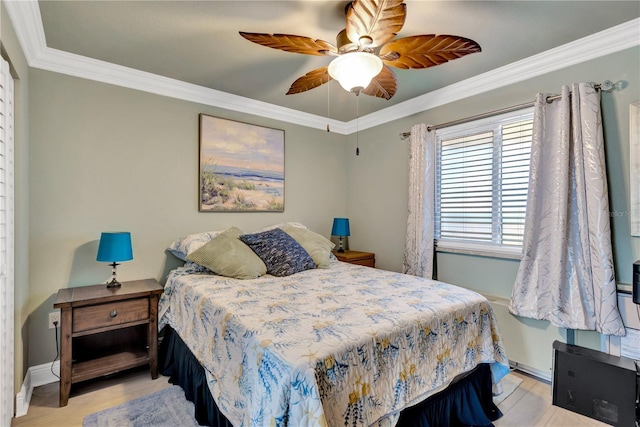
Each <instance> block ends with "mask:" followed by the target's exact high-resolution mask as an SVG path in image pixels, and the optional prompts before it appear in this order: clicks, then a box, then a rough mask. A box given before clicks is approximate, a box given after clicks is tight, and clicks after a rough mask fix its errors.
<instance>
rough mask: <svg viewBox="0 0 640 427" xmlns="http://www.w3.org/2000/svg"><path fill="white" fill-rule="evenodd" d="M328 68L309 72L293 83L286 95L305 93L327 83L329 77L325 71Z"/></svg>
mask: <svg viewBox="0 0 640 427" xmlns="http://www.w3.org/2000/svg"><path fill="white" fill-rule="evenodd" d="M328 68H329V67H322V68H317V69H315V70H313V71H309V72H308V73H307V74H305V75H304V76H302V77H300V78H299V79H297V80H296V81H295V82H293V84H292V85H291V87H290V88H289V91H288V92H287V95H294V94H296V93H301V92H305V91H308V90H310V89H313V88H316V87H318V86H320V85H323V84H325V83H327V82H328V81H330V80H331V76H330V75H329V72H328V71H327V69H328Z"/></svg>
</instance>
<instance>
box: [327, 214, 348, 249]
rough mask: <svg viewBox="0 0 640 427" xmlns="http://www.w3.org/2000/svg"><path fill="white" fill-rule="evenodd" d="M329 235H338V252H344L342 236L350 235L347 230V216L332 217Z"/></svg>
mask: <svg viewBox="0 0 640 427" xmlns="http://www.w3.org/2000/svg"><path fill="white" fill-rule="evenodd" d="M331 235H332V236H338V238H339V239H338V241H339V245H338V252H344V248H343V247H342V238H343V237H346V236H350V235H351V233H350V232H349V218H333V228H332V229H331Z"/></svg>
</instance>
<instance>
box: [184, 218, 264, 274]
mask: <svg viewBox="0 0 640 427" xmlns="http://www.w3.org/2000/svg"><path fill="white" fill-rule="evenodd" d="M241 234H242V231H241V230H240V229H238V228H236V227H231V228H229V229H228V230H225V231H223V232H222V233H220V234H218V235H217V236H216V237H214V238H213V239H211V240H209V241H208V242H207V243H205V244H204V245H203V246H202V247H200V248H198V249H197V250H195V251H194V252H193V253H191V254H189V255H188V256H187V260H189V261H192V262H195V263H196V264H198V265H201V266H203V267H206V268H208V269H209V270H211V271H213V272H214V273H216V274H219V275H221V276H226V277H233V278H235V279H255V278H256V277H260V276H262V275H263V274H265V273H266V272H267V266H266V265H264V262H262V260H261V259H260V258H259V257H258V255H256V254H255V253H254V252H253V251H252V250H251V248H249V246H247V245H245V244H244V243H242V242H241V241H240V240H239V239H238V236H240V235H241Z"/></svg>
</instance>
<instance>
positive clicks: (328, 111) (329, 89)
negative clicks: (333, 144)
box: [327, 80, 331, 132]
mask: <svg viewBox="0 0 640 427" xmlns="http://www.w3.org/2000/svg"><path fill="white" fill-rule="evenodd" d="M328 83H331V80H329V82H328ZM330 113H331V85H330V84H328V85H327V132H331V129H330V128H329V120H331V114H330Z"/></svg>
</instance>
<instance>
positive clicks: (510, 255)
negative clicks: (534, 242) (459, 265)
mask: <svg viewBox="0 0 640 427" xmlns="http://www.w3.org/2000/svg"><path fill="white" fill-rule="evenodd" d="M435 250H436V252H448V253H454V254H464V255H474V256H483V257H491V258H503V259H513V260H520V259H522V250H521V249H520V248H503V247H499V246H491V245H483V244H478V243H463V242H451V241H442V240H441V241H439V242H436V244H435Z"/></svg>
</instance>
